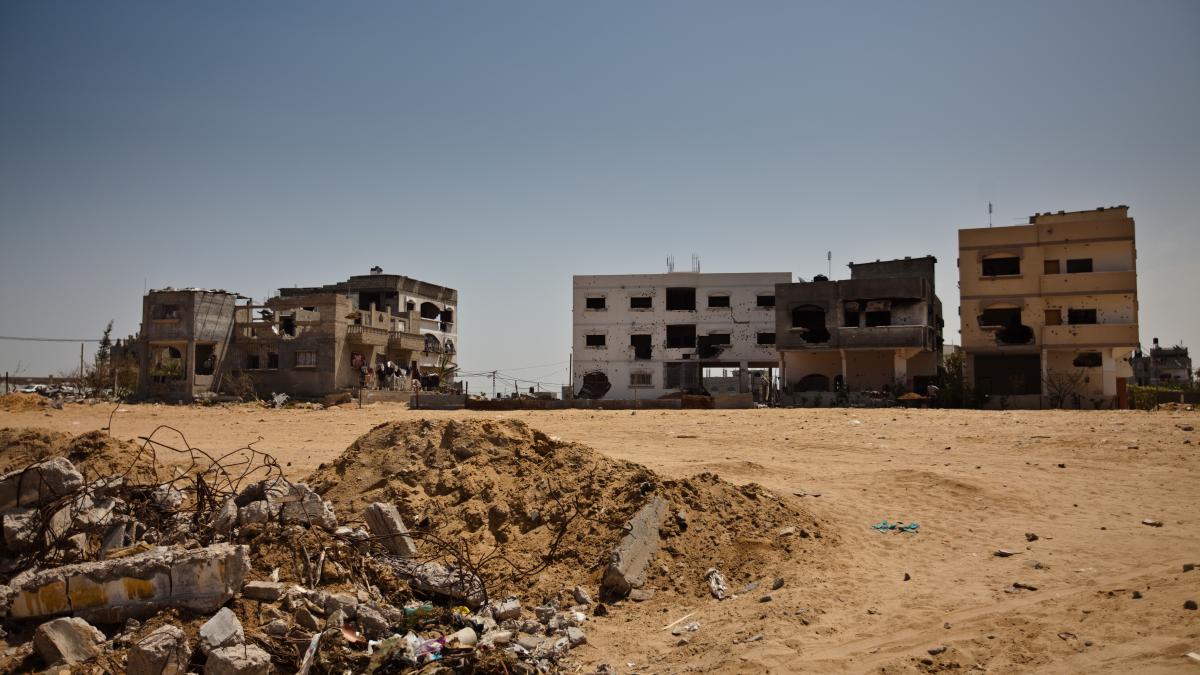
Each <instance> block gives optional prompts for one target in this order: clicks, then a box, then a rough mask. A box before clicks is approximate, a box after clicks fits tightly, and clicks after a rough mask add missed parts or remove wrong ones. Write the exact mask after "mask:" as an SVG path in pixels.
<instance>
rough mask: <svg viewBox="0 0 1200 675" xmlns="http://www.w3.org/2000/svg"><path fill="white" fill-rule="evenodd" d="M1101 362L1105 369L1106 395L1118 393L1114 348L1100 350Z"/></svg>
mask: <svg viewBox="0 0 1200 675" xmlns="http://www.w3.org/2000/svg"><path fill="white" fill-rule="evenodd" d="M1100 354H1101V357H1100V358H1101V364H1102V365H1103V370H1104V395H1105V396H1116V395H1117V361H1116V359H1114V358H1113V350H1112V349H1105V350H1102V351H1101V352H1100Z"/></svg>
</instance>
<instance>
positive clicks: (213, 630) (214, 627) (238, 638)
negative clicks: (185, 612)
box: [200, 607, 246, 654]
mask: <svg viewBox="0 0 1200 675" xmlns="http://www.w3.org/2000/svg"><path fill="white" fill-rule="evenodd" d="M245 642H246V633H245V631H243V630H242V622H241V621H238V618H237V615H236V614H234V613H233V610H231V609H229V608H228V607H222V608H221V609H220V610H219V611H218V612H217V613H216V614H213V615H212V617H211V618H209V620H208V621H205V622H204V624H203V625H201V626H200V651H201V652H204V653H205V654H209V653H211V652H212V651H214V650H216V649H220V648H222V647H232V646H234V645H240V644H243V643H245Z"/></svg>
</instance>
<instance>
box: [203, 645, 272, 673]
mask: <svg viewBox="0 0 1200 675" xmlns="http://www.w3.org/2000/svg"><path fill="white" fill-rule="evenodd" d="M270 672H271V655H270V654H268V653H267V652H265V651H263V649H262V648H261V647H258V646H257V645H235V646H233V647H222V648H221V649H216V650H213V652H212V653H211V654H209V655H208V660H207V661H205V662H204V675H268V673H270Z"/></svg>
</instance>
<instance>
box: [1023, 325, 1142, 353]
mask: <svg viewBox="0 0 1200 675" xmlns="http://www.w3.org/2000/svg"><path fill="white" fill-rule="evenodd" d="M1137 343H1138V326H1137V324H1136V323H1093V324H1076V325H1063V326H1042V346H1043V347H1046V348H1051V347H1081V346H1085V345H1087V346H1112V347H1123V346H1126V345H1128V346H1130V347H1133V346H1135V345H1137Z"/></svg>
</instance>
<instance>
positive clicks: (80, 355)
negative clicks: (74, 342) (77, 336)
mask: <svg viewBox="0 0 1200 675" xmlns="http://www.w3.org/2000/svg"><path fill="white" fill-rule="evenodd" d="M79 389H80V392H82V391H83V343H82V342H80V343H79Z"/></svg>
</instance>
